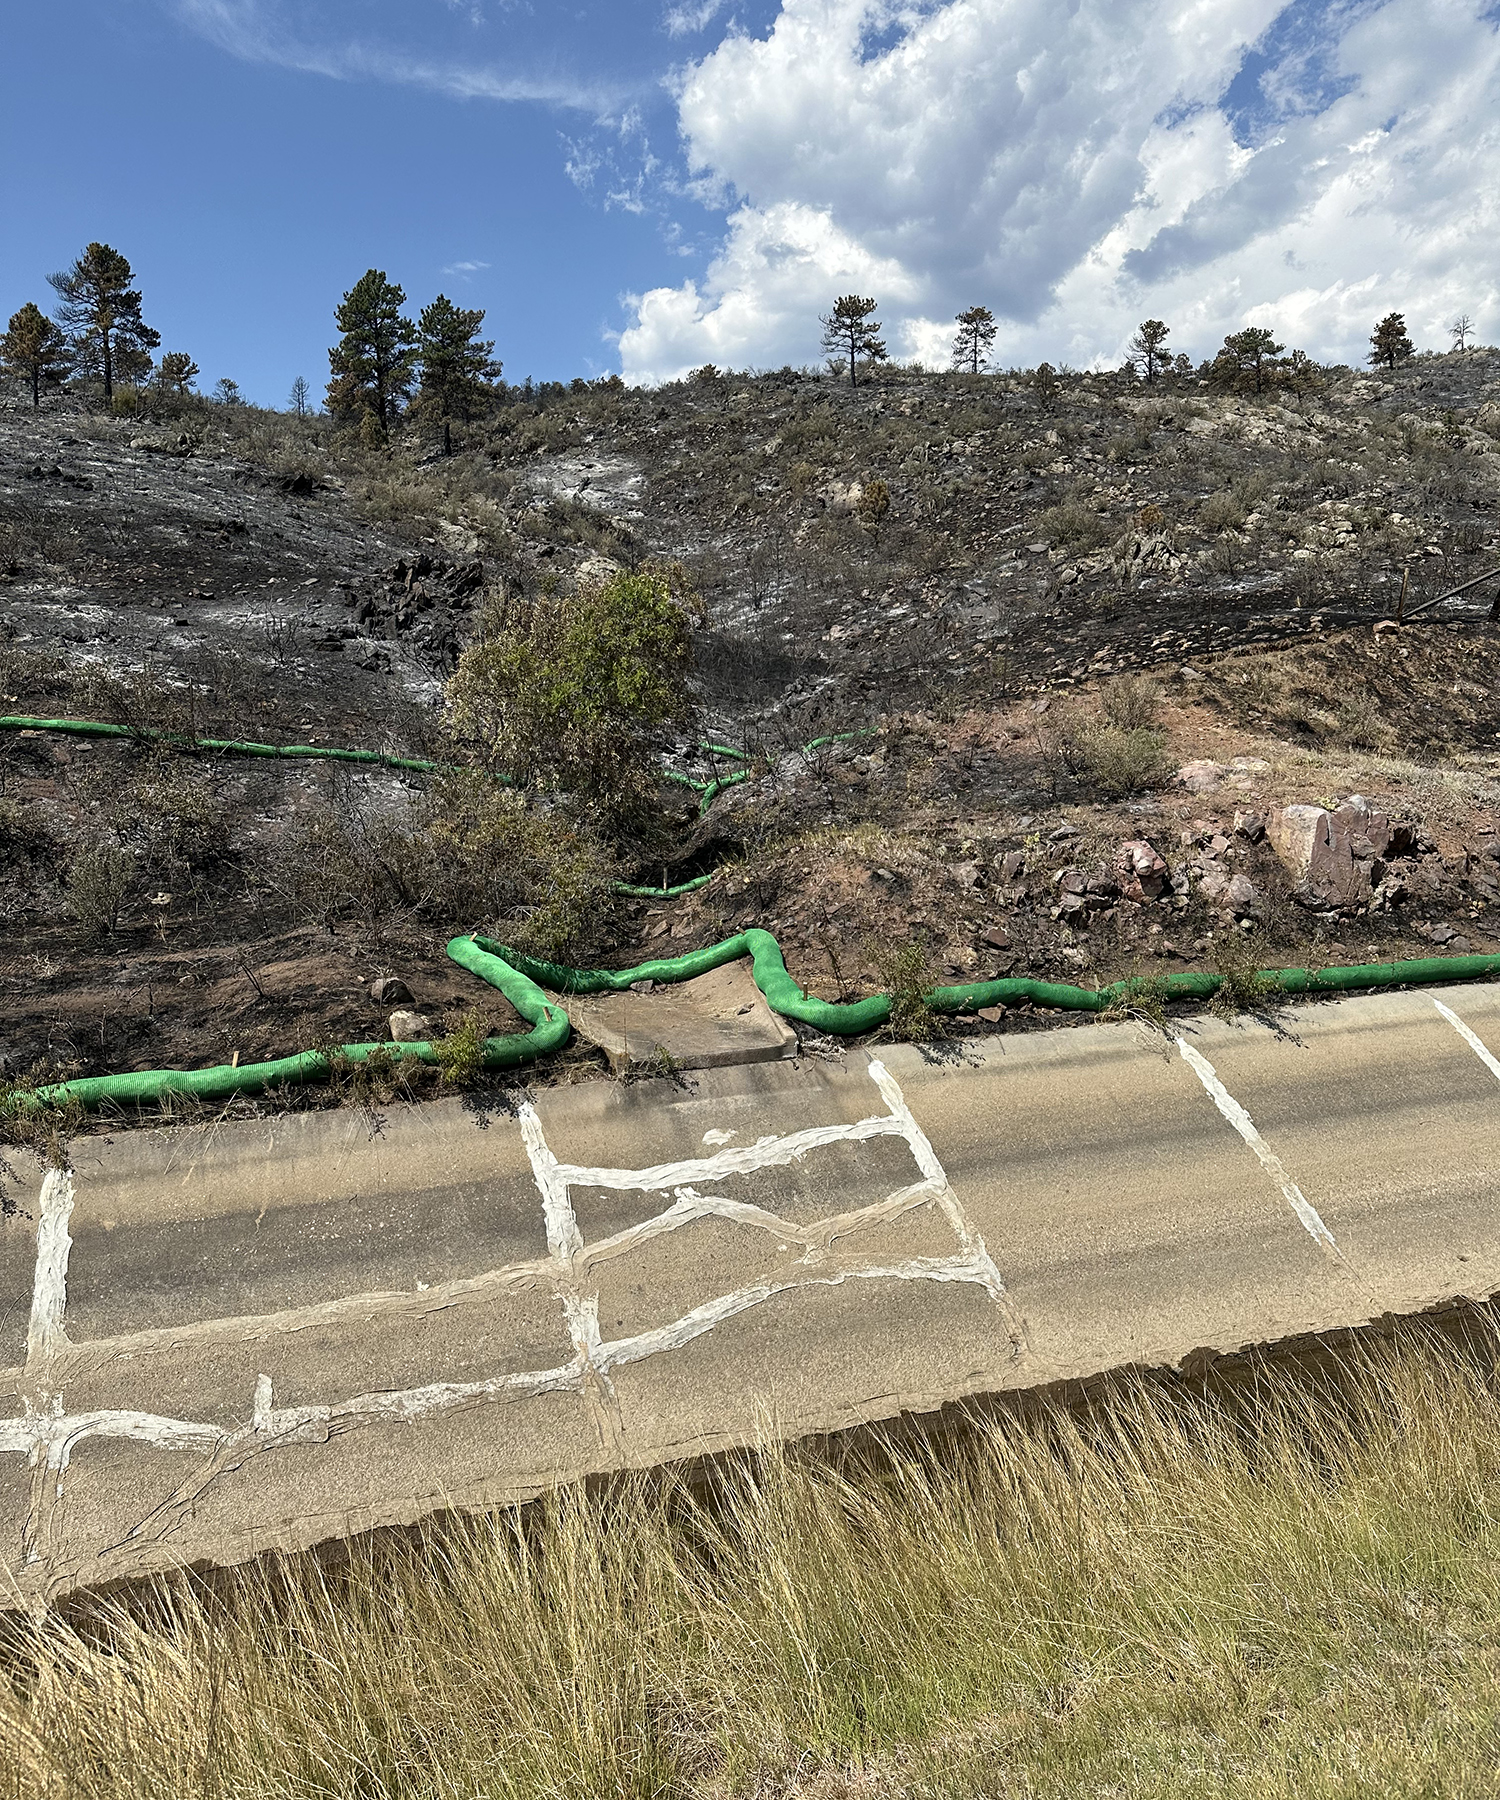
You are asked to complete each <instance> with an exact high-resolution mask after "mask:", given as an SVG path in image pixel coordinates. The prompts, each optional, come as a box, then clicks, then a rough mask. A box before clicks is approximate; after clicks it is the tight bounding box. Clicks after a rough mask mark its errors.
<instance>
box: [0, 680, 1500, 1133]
mask: <svg viewBox="0 0 1500 1800" xmlns="http://www.w3.org/2000/svg"><path fill="white" fill-rule="evenodd" d="M4 729H11V730H35V731H62V732H71V733H74V734H77V735H80V736H93V737H133V738H136V739H138V740H139V739H142V738H145V739H146V740H147V741H161V742H164V743H167V744H170V745H173V746H174V747H177V748H181V749H184V750H194V749H197V750H207V751H218V752H221V753H223V754H227V755H241V756H275V757H325V758H331V759H334V760H338V761H344V762H364V763H379V764H383V765H384V766H386V767H388V768H396V769H415V770H421V771H433V770H436V769H438V768H439V767H440V766H441V765H439V764H437V763H432V762H426V761H423V760H421V759H419V758H416V757H396V756H388V755H385V754H384V753H383V752H381V751H377V750H325V749H320V748H317V747H314V746H309V745H288V746H277V745H273V744H246V743H240V742H237V741H235V740H232V739H225V740H217V739H207V738H200V739H191V738H184V737H180V736H173V735H172V734H170V733H165V732H157V733H149V732H148V733H142V732H140V731H137V730H134V729H132V728H131V727H130V726H126V725H106V724H99V723H96V722H94V721H90V720H79V719H36V718H25V717H19V716H10V717H0V730H4ZM862 735H863V733H860V732H842V733H839V734H838V736H837V737H824V738H817V739H814V741H813V742H812V743H811V744H808V745H806V746H805V748H806V749H808V750H815V749H817V748H819V746H821V745H823V744H828V743H834V742H847V741H848V740H849V739H851V738H854V737H859V736H862ZM702 748H704V749H706V750H709V751H711V752H713V753H715V754H718V755H723V756H731V757H735V758H738V759H739V760H740V761H741V762H747V761H748V758H746V757H745V756H744V754H743V753H742V752H740V751H734V750H729V749H727V748H726V747H725V746H723V745H718V744H712V745H704V746H702ZM748 774H749V770H748V768H740V769H735V770H732V771H731V772H730V773H729V774H727V775H725V776H722V777H718V778H716V779H715V780H713V781H710V782H700V781H696V780H694V779H693V778H692V777H690V776H686V775H673V776H672V779H673V780H676V781H679V782H681V783H683V784H685V785H686V786H689V787H692V788H694V789H695V790H696V791H697V792H698V793H700V794H701V795H703V796H704V798H703V801H702V807H703V809H704V810H706V809H707V807H708V806H709V804H710V803H711V802H712V800H713V798H714V796H715V795H717V794H718V793H719V792H720V791H721V790H722V789H723V788H725V787H728V786H731V785H732V784H734V783H735V782H739V781H743V780H745V779H746V777H747V775H748ZM712 879H713V876H712V875H711V874H709V875H700V876H697V877H695V878H694V879H693V880H691V881H686V882H683V883H681V884H680V885H679V886H677V887H673V888H669V887H661V888H652V887H645V888H642V887H629V886H625V885H624V884H623V883H622V884H621V886H620V892H622V893H626V894H640V895H650V896H653V897H655V898H657V899H661V898H664V897H668V896H671V895H673V894H684V893H689V892H691V891H692V890H693V889H695V888H700V887H703V886H704V885H705V884H706V883H708V882H709V881H712ZM448 955H449V956H450V957H451V958H452V959H453V961H454V962H456V963H457V964H458V965H459V966H460V967H461V968H465V969H467V970H469V972H470V973H471V974H474V975H477V976H478V977H479V978H480V980H482V981H486V982H488V983H489V985H490V986H491V987H493V988H497V989H498V990H499V991H500V992H501V993H502V994H504V996H505V997H506V999H507V1000H509V1001H510V1003H511V1005H512V1006H513V1007H515V1009H516V1011H517V1012H518V1013H519V1014H520V1015H521V1017H522V1018H523V1019H525V1020H526V1021H527V1022H528V1023H529V1024H530V1026H531V1030H530V1031H526V1032H516V1033H513V1034H511V1035H510V1036H507V1037H492V1038H488V1039H486V1041H485V1047H484V1066H485V1067H486V1068H490V1069H512V1068H516V1067H518V1066H520V1065H521V1064H523V1063H529V1062H534V1061H535V1060H536V1059H537V1058H538V1057H539V1056H546V1055H548V1054H550V1053H551V1052H552V1051H555V1050H561V1049H562V1048H563V1046H564V1045H565V1044H566V1043H567V1041H568V1037H569V1032H570V1027H569V1024H568V1016H567V1014H566V1012H564V1011H563V1009H562V1008H561V1007H559V1006H557V1005H555V1004H554V1003H553V1001H552V1000H550V999H549V998H548V996H547V992H546V990H547V989H550V990H551V991H552V992H553V993H555V994H608V993H620V992H622V991H624V990H625V989H627V988H629V987H630V986H631V985H632V984H633V983H635V982H637V981H659V982H675V981H690V980H692V979H693V977H694V976H696V975H706V974H708V972H709V971H710V970H711V969H717V968H719V967H721V966H722V965H723V964H724V963H727V962H734V961H736V960H737V959H739V958H740V957H746V956H748V957H749V958H750V963H751V968H752V970H753V972H754V977H755V985H756V986H757V987H758V988H759V989H760V991H761V993H762V994H763V995H764V996H765V1000H766V1004H767V1005H768V1006H769V1007H770V1008H771V1010H772V1011H773V1012H777V1013H780V1014H781V1015H782V1017H783V1018H787V1019H792V1020H795V1021H796V1022H797V1023H798V1024H800V1025H807V1026H809V1027H811V1028H812V1029H813V1030H814V1031H821V1032H827V1033H829V1034H831V1035H834V1036H839V1037H851V1036H855V1035H857V1034H858V1033H860V1032H865V1031H873V1030H876V1029H877V1028H878V1027H879V1026H881V1025H884V1024H885V1023H886V1022H887V1021H888V1020H889V1019H890V1016H891V1009H892V1005H893V1001H892V997H891V995H889V994H871V995H870V996H869V997H868V998H866V999H864V1000H849V1001H834V1000H819V999H816V998H815V997H814V996H813V995H811V994H808V993H805V992H804V991H803V990H802V989H801V988H800V987H798V985H797V983H796V982H795V981H794V980H793V979H792V977H791V975H790V974H789V973H788V972H787V966H786V963H785V961H784V960H783V958H782V954H781V946H780V945H779V944H778V943H777V942H776V939H775V938H774V937H773V936H772V935H771V933H770V932H769V931H761V930H758V929H757V928H755V927H753V926H752V927H751V928H750V929H749V930H746V931H742V932H739V933H738V934H737V935H736V936H734V937H731V938H725V939H724V941H723V942H722V943H719V944H710V945H709V946H708V947H707V948H706V949H702V950H690V951H688V952H687V954H686V955H684V956H673V957H658V958H655V959H653V960H652V961H650V962H643V963H640V964H638V965H637V966H636V967H635V968H633V969H574V968H570V967H569V966H567V965H566V964H564V963H551V962H544V961H542V960H541V959H540V958H538V957H534V956H528V955H526V954H525V952H524V951H521V950H513V949H509V948H508V947H507V946H505V945H504V944H497V943H494V942H493V941H492V940H491V939H489V938H486V937H480V936H478V935H474V936H469V937H456V938H453V939H452V940H451V941H450V942H449V944H448ZM1495 975H1500V955H1496V956H1425V957H1420V958H1416V959H1413V960H1411V961H1407V962H1389V963H1356V964H1354V965H1352V966H1350V967H1347V968H1330V969H1267V970H1263V971H1262V972H1261V976H1260V979H1261V980H1262V981H1263V982H1264V983H1265V986H1266V990H1267V992H1268V993H1274V994H1276V995H1277V996H1278V997H1283V996H1284V997H1288V998H1292V997H1296V996H1298V995H1304V994H1339V993H1350V992H1353V991H1356V990H1358V989H1362V988H1389V987H1414V986H1421V985H1423V984H1424V983H1428V982H1448V981H1479V980H1483V979H1484V978H1486V977H1488V976H1495ZM1223 985H1224V977H1223V976H1222V975H1213V974H1208V973H1186V974H1175V975H1158V976H1147V977H1137V978H1134V979H1129V980H1125V981H1115V982H1111V983H1110V984H1109V985H1108V986H1107V987H1101V988H1083V987H1074V986H1073V985H1072V984H1071V983H1069V982H1064V981H1037V980H1033V979H1032V978H1030V977H1029V976H1006V977H1004V978H1002V979H997V980H995V981H971V982H965V983H962V984H960V985H958V986H956V987H938V988H933V989H932V991H931V992H930V993H928V994H926V995H925V996H924V997H923V998H924V1000H925V1003H926V1004H927V1005H928V1006H929V1007H930V1008H931V1009H932V1010H933V1011H934V1012H937V1013H962V1012H973V1011H976V1010H977V1009H978V1008H980V1007H982V1006H1019V1005H1022V1004H1023V1003H1029V1004H1030V1005H1032V1006H1040V1007H1052V1008H1055V1009H1058V1010H1060V1011H1065V1012H1093V1013H1100V1012H1106V1011H1108V1010H1109V1008H1110V1007H1112V1006H1116V1005H1124V1006H1128V1005H1129V1004H1130V1003H1131V1001H1132V1000H1133V999H1135V998H1138V997H1139V998H1141V999H1145V998H1150V999H1151V1000H1153V1001H1162V1000H1211V999H1212V998H1213V997H1214V995H1215V994H1217V993H1218V991H1219V989H1220V988H1221V987H1222V986H1223ZM377 1053H378V1054H380V1055H382V1056H386V1057H389V1058H391V1059H392V1060H397V1059H407V1058H412V1059H415V1060H417V1061H419V1062H425V1063H433V1064H439V1065H440V1064H441V1062H442V1056H441V1054H440V1051H439V1048H438V1046H437V1045H435V1044H431V1043H426V1044H395V1043H387V1044H345V1045H344V1046H343V1047H342V1049H340V1050H336V1051H333V1052H332V1053H331V1054H325V1053H324V1052H322V1051H320V1050H304V1051H302V1052H300V1053H298V1054H296V1055H293V1056H283V1057H278V1058H276V1059H275V1060H274V1061H272V1062H263V1063H245V1064H231V1063H221V1064H219V1065H218V1066H217V1067H214V1068H211V1069H147V1070H142V1071H140V1072H137V1073H131V1074H122V1075H88V1076H83V1077H81V1078H79V1079H78V1080H75V1081H60V1082H55V1083H53V1084H52V1085H51V1086H48V1087H42V1088H38V1089H36V1090H35V1091H31V1092H12V1093H11V1094H10V1095H9V1096H8V1097H6V1098H5V1099H4V1101H3V1105H4V1107H6V1108H8V1109H10V1110H11V1111H17V1110H20V1109H29V1108H34V1107H41V1106H51V1105H65V1104H67V1103H68V1102H69V1101H72V1102H75V1103H77V1104H79V1105H82V1106H84V1107H87V1108H90V1109H92V1108H95V1107H99V1106H103V1105H114V1106H127V1105H131V1104H142V1103H151V1102H155V1101H159V1100H161V1099H162V1098H163V1097H164V1096H166V1095H168V1094H186V1095H191V1096H192V1097H193V1098H195V1099H198V1100H206V1101H217V1100H228V1099H231V1098H233V1096H234V1095H236V1094H258V1093H263V1092H264V1091H265V1090H266V1089H267V1088H273V1087H280V1086H294V1085H297V1084H299V1083H301V1082H304V1081H325V1080H327V1079H328V1077H329V1075H330V1073H331V1072H332V1068H333V1059H339V1060H342V1061H344V1062H348V1063H362V1062H366V1061H368V1060H369V1058H370V1057H372V1056H374V1055H376V1054H377Z"/></svg>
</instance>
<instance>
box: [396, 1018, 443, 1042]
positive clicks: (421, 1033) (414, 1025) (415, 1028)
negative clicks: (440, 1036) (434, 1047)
mask: <svg viewBox="0 0 1500 1800" xmlns="http://www.w3.org/2000/svg"><path fill="white" fill-rule="evenodd" d="M436 1035H437V1033H436V1031H435V1030H434V1028H433V1024H432V1021H431V1019H429V1018H428V1017H427V1016H426V1014H425V1013H419V1012H393V1013H392V1014H391V1038H392V1041H393V1042H395V1043H398V1044H430V1043H431V1042H432V1040H433V1038H434V1037H435V1036H436Z"/></svg>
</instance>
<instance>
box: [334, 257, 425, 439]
mask: <svg viewBox="0 0 1500 1800" xmlns="http://www.w3.org/2000/svg"><path fill="white" fill-rule="evenodd" d="M405 304H406V295H405V294H404V293H403V292H402V291H401V289H400V288H399V287H397V286H396V284H395V283H394V282H392V281H387V280H386V278H385V274H384V271H383V270H380V269H369V270H366V272H365V273H364V274H363V275H361V276H360V278H359V280H358V281H356V282H355V284H354V286H353V287H352V288H350V290H349V292H348V293H347V294H345V295H344V299H343V304H342V305H341V306H340V307H339V309H338V311H337V312H336V313H335V315H334V317H335V319H336V320H337V322H338V328H339V331H340V332H341V333H342V336H341V337H340V339H339V342H338V343H337V344H336V345H335V346H334V347H333V349H331V350H330V351H329V352H328V367H329V370H330V372H331V375H332V379H331V380H330V381H329V383H328V410H329V412H330V413H332V414H333V416H334V418H335V419H337V420H339V421H340V422H341V423H344V424H352V423H354V422H355V421H357V420H359V419H360V418H361V416H362V415H363V414H365V413H369V414H370V415H371V416H372V417H373V418H374V420H375V423H376V426H377V427H378V430H379V434H380V437H381V439H384V438H385V437H386V436H387V435H388V433H389V432H390V429H391V426H392V425H393V424H394V423H395V422H396V419H397V417H398V416H399V414H400V411H401V404H402V402H403V401H404V400H405V399H406V397H407V396H408V395H409V394H410V393H411V390H412V382H413V380H414V378H415V376H414V365H415V363H416V359H417V352H416V343H417V334H416V331H415V329H414V328H413V326H412V323H411V320H410V319H408V318H405V317H404V316H403V315H402V312H401V308H402V307H403V306H405Z"/></svg>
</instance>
